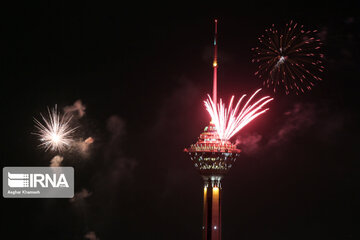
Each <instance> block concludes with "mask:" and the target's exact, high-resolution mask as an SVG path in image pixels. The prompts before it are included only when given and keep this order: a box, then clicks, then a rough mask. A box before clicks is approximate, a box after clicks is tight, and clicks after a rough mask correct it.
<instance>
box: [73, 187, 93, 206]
mask: <svg viewBox="0 0 360 240" xmlns="http://www.w3.org/2000/svg"><path fill="white" fill-rule="evenodd" d="M91 195H92V193H91V192H89V191H88V190H87V189H85V188H83V189H82V190H81V191H80V192H77V193H75V195H74V197H73V198H71V199H70V200H69V201H70V202H71V203H75V202H81V201H83V200H84V199H85V198H88V197H90V196H91Z"/></svg>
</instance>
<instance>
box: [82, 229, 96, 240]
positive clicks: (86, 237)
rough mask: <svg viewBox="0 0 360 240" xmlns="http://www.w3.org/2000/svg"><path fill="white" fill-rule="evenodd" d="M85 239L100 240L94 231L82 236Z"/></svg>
mask: <svg viewBox="0 0 360 240" xmlns="http://www.w3.org/2000/svg"><path fill="white" fill-rule="evenodd" d="M84 238H85V239H88V240H100V238H98V237H97V236H96V234H95V232H94V231H90V232H87V233H86V234H85V236H84Z"/></svg>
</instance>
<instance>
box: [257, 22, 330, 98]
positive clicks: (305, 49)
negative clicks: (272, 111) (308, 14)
mask: <svg viewBox="0 0 360 240" xmlns="http://www.w3.org/2000/svg"><path fill="white" fill-rule="evenodd" d="M265 32H266V34H265V35H261V36H260V37H259V38H258V40H259V42H260V46H259V47H256V48H252V49H251V50H252V51H253V52H254V58H253V59H252V62H254V63H258V64H259V65H258V70H257V71H256V72H255V75H256V76H258V77H259V78H260V79H262V80H263V85H264V86H266V87H268V88H272V89H273V91H274V92H276V91H284V92H285V93H286V94H289V93H290V92H295V93H296V94H298V93H299V92H304V91H306V90H311V89H312V87H313V86H314V85H315V83H316V82H317V81H321V80H322V78H321V77H319V75H320V74H321V73H322V72H323V71H324V66H323V59H324V54H322V53H321V45H322V44H323V43H322V42H321V40H320V39H319V38H318V37H317V32H318V31H317V30H313V31H305V30H304V25H299V24H297V23H295V22H293V21H290V23H287V24H286V26H285V29H283V30H277V29H276V28H275V25H274V24H273V25H272V26H271V28H269V29H266V30H265Z"/></svg>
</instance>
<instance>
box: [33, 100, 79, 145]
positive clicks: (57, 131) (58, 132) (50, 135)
mask: <svg viewBox="0 0 360 240" xmlns="http://www.w3.org/2000/svg"><path fill="white" fill-rule="evenodd" d="M40 116H41V118H42V120H43V122H44V123H45V124H43V123H41V122H40V121H38V120H37V119H35V118H34V122H35V128H36V129H37V132H35V133H34V134H35V135H38V136H39V139H40V141H41V142H42V143H41V144H39V146H40V147H42V148H44V149H45V151H47V150H49V149H51V150H52V151H59V152H61V151H63V150H64V149H65V148H66V147H69V146H70V144H71V143H72V142H73V139H72V134H73V133H74V132H75V130H76V128H77V127H75V128H72V127H71V126H70V121H71V119H72V116H66V114H65V115H62V116H61V115H60V113H59V112H58V111H57V106H56V105H55V107H54V108H53V109H52V111H50V109H49V108H48V116H47V118H46V117H44V115H42V114H41V113H40Z"/></svg>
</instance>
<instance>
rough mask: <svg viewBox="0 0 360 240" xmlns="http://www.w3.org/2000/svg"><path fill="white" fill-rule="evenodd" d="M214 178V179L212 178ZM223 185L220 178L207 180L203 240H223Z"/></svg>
mask: <svg viewBox="0 0 360 240" xmlns="http://www.w3.org/2000/svg"><path fill="white" fill-rule="evenodd" d="M211 178H213V177H211ZM220 201H221V185H220V178H219V179H216V180H215V181H214V179H205V183H204V209H203V211H204V213H203V238H202V239H203V240H221V204H220Z"/></svg>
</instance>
